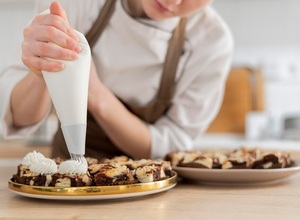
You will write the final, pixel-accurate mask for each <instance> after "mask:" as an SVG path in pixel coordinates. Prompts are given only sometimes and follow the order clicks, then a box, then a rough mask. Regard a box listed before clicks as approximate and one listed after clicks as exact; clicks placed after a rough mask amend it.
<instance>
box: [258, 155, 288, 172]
mask: <svg viewBox="0 0 300 220" xmlns="http://www.w3.org/2000/svg"><path fill="white" fill-rule="evenodd" d="M290 165H291V160H290V157H289V154H287V153H281V152H278V153H265V154H264V155H262V156H261V158H260V159H258V160H256V161H255V162H254V163H253V169H275V168H285V167H288V166H290Z"/></svg>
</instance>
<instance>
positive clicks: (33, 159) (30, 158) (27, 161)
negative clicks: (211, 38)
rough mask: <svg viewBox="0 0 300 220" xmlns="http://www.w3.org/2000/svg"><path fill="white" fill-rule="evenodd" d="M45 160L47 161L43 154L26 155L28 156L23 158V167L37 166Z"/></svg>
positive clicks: (34, 152)
mask: <svg viewBox="0 0 300 220" xmlns="http://www.w3.org/2000/svg"><path fill="white" fill-rule="evenodd" d="M43 159H45V156H44V155H43V154H41V153H38V152H36V151H33V152H30V153H28V154H26V156H25V157H24V158H23V161H22V165H24V166H28V167H30V166H31V165H33V164H36V163H38V162H39V161H41V160H43Z"/></svg>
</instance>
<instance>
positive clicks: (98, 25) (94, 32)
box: [85, 0, 116, 48]
mask: <svg viewBox="0 0 300 220" xmlns="http://www.w3.org/2000/svg"><path fill="white" fill-rule="evenodd" d="M115 4H116V0H106V1H105V3H104V6H103V7H102V9H101V11H100V13H99V15H98V17H97V19H96V20H95V21H94V23H93V25H92V27H91V28H90V30H89V31H88V32H87V34H86V35H85V38H86V39H87V41H88V42H89V45H90V47H91V48H93V46H94V45H95V43H96V42H97V40H98V39H99V38H100V37H101V34H102V33H103V30H104V29H105V27H106V25H107V24H108V22H109V20H110V18H111V16H112V14H113V12H114V10H115Z"/></svg>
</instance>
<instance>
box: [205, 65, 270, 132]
mask: <svg viewBox="0 0 300 220" xmlns="http://www.w3.org/2000/svg"><path fill="white" fill-rule="evenodd" d="M263 87H264V83H263V76H262V73H261V71H260V70H258V69H251V68H247V67H240V68H233V69H232V70H231V71H230V73H229V76H228V79H227V83H226V88H225V94H224V100H223V103H222V106H221V108H220V111H219V113H218V115H217V117H216V118H215V120H214V121H213V122H212V124H211V125H210V127H209V128H208V130H207V132H208V133H244V132H245V118H246V115H247V112H249V111H263V110H264V88H263Z"/></svg>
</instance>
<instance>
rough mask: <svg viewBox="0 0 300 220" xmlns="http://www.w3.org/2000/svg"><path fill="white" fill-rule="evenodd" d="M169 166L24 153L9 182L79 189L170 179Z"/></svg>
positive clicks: (145, 161) (157, 162) (154, 162)
mask: <svg viewBox="0 0 300 220" xmlns="http://www.w3.org/2000/svg"><path fill="white" fill-rule="evenodd" d="M173 175H174V174H173V172H172V166H171V164H170V162H169V161H164V160H150V159H141V160H132V159H131V158H128V157H126V156H119V157H115V158H112V159H107V158H105V159H100V160H98V159H96V158H92V157H87V158H85V160H80V161H77V160H64V159H62V158H59V157H57V158H53V159H49V158H45V157H44V156H43V155H42V154H40V153H37V152H31V153H28V154H27V155H26V156H25V157H24V159H23V161H22V163H21V164H20V165H19V166H18V171H17V173H16V174H14V175H13V177H12V181H14V182H17V183H20V184H25V185H32V186H49V187H79V186H111V185H127V184H134V183H146V182H153V181H159V180H163V179H166V178H169V177H172V176H173Z"/></svg>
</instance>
